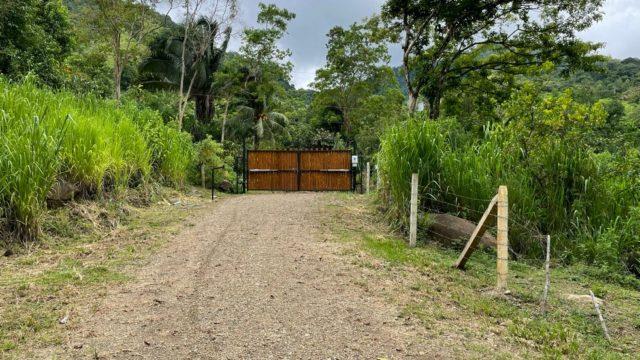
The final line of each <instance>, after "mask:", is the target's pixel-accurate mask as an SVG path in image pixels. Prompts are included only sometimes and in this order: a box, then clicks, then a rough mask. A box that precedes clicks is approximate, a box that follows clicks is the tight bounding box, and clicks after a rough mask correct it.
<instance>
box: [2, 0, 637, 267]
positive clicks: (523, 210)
mask: <svg viewBox="0 0 640 360" xmlns="http://www.w3.org/2000/svg"><path fill="white" fill-rule="evenodd" d="M201 2H202V1H200V3H201ZM205 3H206V1H205ZM189 4H191V5H193V4H195V2H194V1H192V0H187V1H186V2H180V4H176V6H177V8H174V9H173V12H172V13H171V14H169V12H167V9H166V7H163V6H160V5H161V4H160V3H159V2H158V1H155V0H93V1H92V0H64V1H61V0H9V1H4V2H3V3H2V4H0V77H1V78H2V80H0V93H1V94H2V98H0V111H1V117H0V127H1V135H0V143H1V145H2V149H3V151H2V153H0V205H1V208H2V213H0V219H1V220H2V225H3V229H5V230H6V233H7V234H12V235H11V237H16V236H17V237H18V238H23V239H34V238H37V235H38V233H39V225H38V219H39V217H40V215H41V213H42V212H43V211H45V209H46V207H47V199H48V198H49V197H51V192H52V189H54V188H55V184H71V185H73V187H75V188H76V189H77V191H75V193H76V196H80V197H85V198H96V197H104V196H117V195H118V194H123V193H124V192H125V191H124V190H125V189H126V188H131V187H145V186H148V185H149V184H153V183H164V184H166V185H170V186H175V187H183V186H184V185H185V184H187V183H193V184H200V183H201V182H202V180H203V179H202V178H201V169H202V168H203V167H204V168H205V169H206V168H211V167H218V166H224V167H225V171H224V176H223V177H221V180H220V184H217V185H220V186H223V187H225V188H226V189H230V187H229V186H228V185H229V184H234V183H235V181H236V178H235V176H236V175H235V172H234V163H235V162H236V161H237V158H238V156H240V155H241V154H242V149H243V148H248V149H252V148H253V149H257V148H260V149H271V148H334V149H345V148H348V149H352V150H353V151H354V152H355V153H357V154H359V155H361V156H362V158H363V160H364V161H372V162H374V163H375V165H376V167H377V170H378V173H379V175H380V178H381V180H382V187H381V191H380V194H379V195H380V197H381V198H383V199H384V200H385V204H386V206H387V210H388V211H389V214H390V215H391V217H392V218H393V219H395V220H396V221H398V222H399V223H403V222H404V221H405V219H404V217H405V213H406V207H407V196H408V192H409V186H408V181H409V178H410V174H411V173H412V172H418V173H419V174H420V179H421V194H422V196H421V199H423V200H422V210H423V211H424V212H431V211H436V212H450V213H455V214H457V215H460V216H463V217H466V218H469V219H472V220H476V219H477V218H478V215H479V214H478V212H482V211H484V206H486V201H485V200H486V199H488V198H491V197H492V196H493V194H494V193H495V191H496V188H497V187H498V186H499V185H501V184H506V185H508V186H509V191H510V200H511V212H512V214H513V218H514V223H513V224H512V227H511V232H512V238H513V240H512V246H513V249H512V250H513V251H514V253H517V254H521V255H522V256H524V257H538V256H539V255H540V253H541V251H542V250H541V248H540V246H539V243H538V238H537V235H540V234H551V235H552V236H553V238H554V254H555V256H557V257H558V258H560V259H561V260H563V261H565V262H576V261H581V262H585V263H588V264H592V265H597V266H598V267H599V268H600V269H601V270H602V273H603V274H607V275H606V276H609V277H612V278H616V279H626V278H627V276H628V275H629V274H636V275H638V274H640V238H639V237H638V235H637V234H638V230H640V208H639V206H638V205H639V203H638V200H639V199H640V184H639V180H638V179H639V177H638V175H639V174H638V171H639V170H638V169H639V168H640V151H639V146H640V60H638V59H635V58H629V59H625V60H617V59H612V58H606V57H604V56H602V55H599V54H598V50H599V49H600V47H601V45H600V44H594V43H588V42H584V41H582V40H580V39H579V38H578V37H577V35H576V34H577V33H578V32H580V31H583V30H585V29H587V28H588V27H589V26H590V25H591V24H593V23H594V22H596V21H598V20H599V19H600V17H601V16H602V13H601V10H600V9H601V6H602V1H600V0H585V1H579V2H574V1H560V0H558V1H540V0H527V1H497V0H482V1H475V2H468V1H460V2H451V1H442V0H388V1H386V2H385V4H384V5H383V6H382V7H381V8H380V9H379V11H378V14H376V15H374V16H372V17H371V18H368V19H363V20H362V21H360V22H357V23H354V24H352V25H350V26H347V27H340V26H336V27H334V28H332V29H331V30H330V31H329V32H328V34H327V44H326V48H327V55H326V63H325V65H324V66H323V67H322V68H320V69H319V70H318V71H317V73H316V77H315V80H314V82H313V83H312V84H311V85H310V88H309V89H296V88H295V87H294V86H293V85H291V74H292V70H293V64H292V63H291V61H290V56H291V51H290V50H289V49H286V48H283V47H282V46H281V45H280V44H281V41H280V40H281V39H282V38H283V36H285V34H287V31H288V24H289V23H290V22H291V21H295V18H296V15H295V14H294V13H292V12H290V11H288V10H286V9H282V8H279V7H277V6H275V5H268V4H260V9H259V10H260V11H259V14H258V17H257V26H255V27H247V28H244V29H238V28H236V27H237V24H236V21H235V20H236V19H235V17H236V14H237V11H238V6H239V5H238V4H237V3H236V1H235V0H225V1H221V2H220V5H221V6H220V7H218V10H219V9H224V11H211V12H207V11H208V10H202V11H199V12H198V13H196V12H194V11H193V7H189V6H186V5H189ZM204 8H205V7H203V9H204ZM533 13H535V14H538V15H537V16H530V15H531V14H533ZM169 15H171V16H169ZM453 25H455V26H453ZM487 29H491V31H488V30H487ZM513 29H516V30H515V31H514V30H513ZM232 34H240V35H239V36H240V40H241V46H240V48H239V50H238V51H236V52H230V51H228V44H229V41H230V38H231V36H232ZM392 45H394V47H395V48H397V45H399V47H400V48H401V52H402V55H403V56H402V63H401V64H390V59H391V56H390V50H389V49H390V47H391V46H392ZM392 65H393V66H392ZM205 176H208V172H206V174H205ZM204 180H205V182H206V183H207V184H208V183H209V180H210V179H208V178H205V179H204ZM223 183H225V184H223ZM451 204H457V205H451Z"/></svg>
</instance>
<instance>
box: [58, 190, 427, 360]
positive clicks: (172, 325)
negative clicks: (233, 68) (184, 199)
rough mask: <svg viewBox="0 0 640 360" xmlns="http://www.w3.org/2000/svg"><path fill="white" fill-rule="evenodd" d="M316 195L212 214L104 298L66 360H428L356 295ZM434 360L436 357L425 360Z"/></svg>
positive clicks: (366, 298) (376, 306)
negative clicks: (329, 236)
mask: <svg viewBox="0 0 640 360" xmlns="http://www.w3.org/2000/svg"><path fill="white" fill-rule="evenodd" d="M328 196H331V195H325V194H318V193H275V194H251V195H246V196H237V197H230V198H226V199H223V200H221V201H220V202H218V203H217V204H215V205H213V206H212V207H211V211H209V212H208V213H207V215H206V216H204V217H203V218H202V219H192V220H193V222H194V224H195V225H194V226H192V227H190V228H188V229H187V230H185V231H184V232H183V233H181V234H179V235H178V236H175V237H173V239H172V240H171V241H170V242H169V243H168V244H167V245H166V246H164V247H163V248H162V249H161V250H160V251H158V252H157V253H156V254H155V255H152V257H151V258H150V259H149V261H148V263H147V265H145V266H143V267H141V268H138V269H137V270H136V271H135V273H133V274H132V276H133V277H134V280H132V281H129V282H127V283H126V284H123V285H121V286H118V287H115V288H113V289H111V290H110V291H109V293H108V295H107V296H106V298H105V299H104V300H103V301H102V302H101V303H100V305H99V306H98V307H97V308H96V309H94V310H93V312H92V313H91V314H90V318H89V319H85V320H83V323H82V324H80V325H79V327H78V329H77V331H76V334H74V335H73V336H72V338H71V342H70V343H69V344H67V345H66V349H65V351H66V355H67V356H68V357H71V358H87V357H93V358H95V357H97V358H100V359H136V358H143V359H379V358H428V357H431V356H429V353H428V352H426V354H425V352H424V351H425V349H423V347H424V343H423V342H422V340H421V337H420V335H419V334H416V332H415V331H411V329H410V328H409V327H407V326H406V325H404V324H403V321H402V319H399V318H398V316H397V315H398V310H397V309H395V308H393V307H392V306H391V305H389V304H388V303H387V302H385V301H384V300H383V299H380V298H376V297H375V296H371V294H369V293H367V292H366V291H365V290H363V289H362V288H361V287H359V286H357V285H355V284H354V280H357V279H358V278H359V277H360V276H361V274H360V272H361V271H362V269H361V268H359V267H358V266H355V265H352V264H350V261H348V260H347V259H346V258H345V257H344V256H341V255H339V253H340V250H341V248H340V247H341V246H344V245H341V244H339V243H335V242H329V241H326V240H325V237H324V236H323V234H322V227H321V221H322V217H323V212H322V208H323V206H326V199H327V197H328ZM433 355H435V354H433Z"/></svg>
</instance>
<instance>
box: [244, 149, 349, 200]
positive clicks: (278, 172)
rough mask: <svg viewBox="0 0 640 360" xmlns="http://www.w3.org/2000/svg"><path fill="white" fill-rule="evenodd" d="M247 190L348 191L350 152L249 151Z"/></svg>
mask: <svg viewBox="0 0 640 360" xmlns="http://www.w3.org/2000/svg"><path fill="white" fill-rule="evenodd" d="M247 166H248V173H249V177H248V180H249V181H248V183H249V190H278V191H348V190H351V151H349V150H252V151H249V154H248V160H247Z"/></svg>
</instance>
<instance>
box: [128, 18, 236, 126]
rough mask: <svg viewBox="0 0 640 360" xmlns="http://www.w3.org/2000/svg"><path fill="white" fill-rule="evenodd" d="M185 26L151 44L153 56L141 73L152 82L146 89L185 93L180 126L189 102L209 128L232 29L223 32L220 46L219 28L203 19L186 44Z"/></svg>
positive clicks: (159, 37)
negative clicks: (216, 81) (216, 79)
mask: <svg viewBox="0 0 640 360" xmlns="http://www.w3.org/2000/svg"><path fill="white" fill-rule="evenodd" d="M183 26H186V25H181V26H179V27H178V28H177V29H175V30H171V31H167V32H164V33H162V34H160V35H159V36H158V38H156V40H155V41H154V42H153V43H152V44H151V46H150V47H151V55H150V56H149V57H148V58H146V59H145V60H143V62H142V63H141V65H140V71H141V72H142V73H143V74H146V75H148V76H151V77H152V78H153V80H148V81H145V82H144V83H143V85H144V86H145V87H146V88H149V89H171V90H175V91H180V90H181V89H182V98H181V102H182V104H179V118H178V122H179V124H180V125H181V123H182V119H183V118H184V115H185V114H184V111H185V110H186V104H185V102H186V100H193V101H194V102H195V105H196V114H195V115H196V119H197V120H198V121H200V122H202V123H204V124H207V123H209V122H210V121H211V119H212V117H213V96H214V82H213V76H214V74H215V72H216V71H217V70H218V68H219V67H220V66H221V63H222V59H223V57H224V53H225V51H226V48H227V44H228V43H229V38H230V36H231V29H230V28H227V29H225V30H224V31H222V34H223V36H224V37H223V39H222V44H218V43H217V40H216V39H217V37H218V36H217V35H218V32H220V27H219V25H218V24H217V23H211V22H209V21H208V20H207V19H204V18H202V19H199V20H198V22H197V24H195V25H193V28H192V31H193V34H192V35H191V36H189V38H188V40H187V41H186V42H185V41H184V29H183ZM203 37H204V38H203ZM183 44H185V47H184V50H183ZM183 68H184V69H183ZM183 70H184V71H183ZM181 85H182V86H181ZM180 110H182V113H181V115H180Z"/></svg>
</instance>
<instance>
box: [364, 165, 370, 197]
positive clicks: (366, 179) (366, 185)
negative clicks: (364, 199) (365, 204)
mask: <svg viewBox="0 0 640 360" xmlns="http://www.w3.org/2000/svg"><path fill="white" fill-rule="evenodd" d="M370 177H371V163H369V162H367V173H366V174H365V177H364V186H365V189H366V190H365V191H366V193H367V194H368V193H369V179H370Z"/></svg>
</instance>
